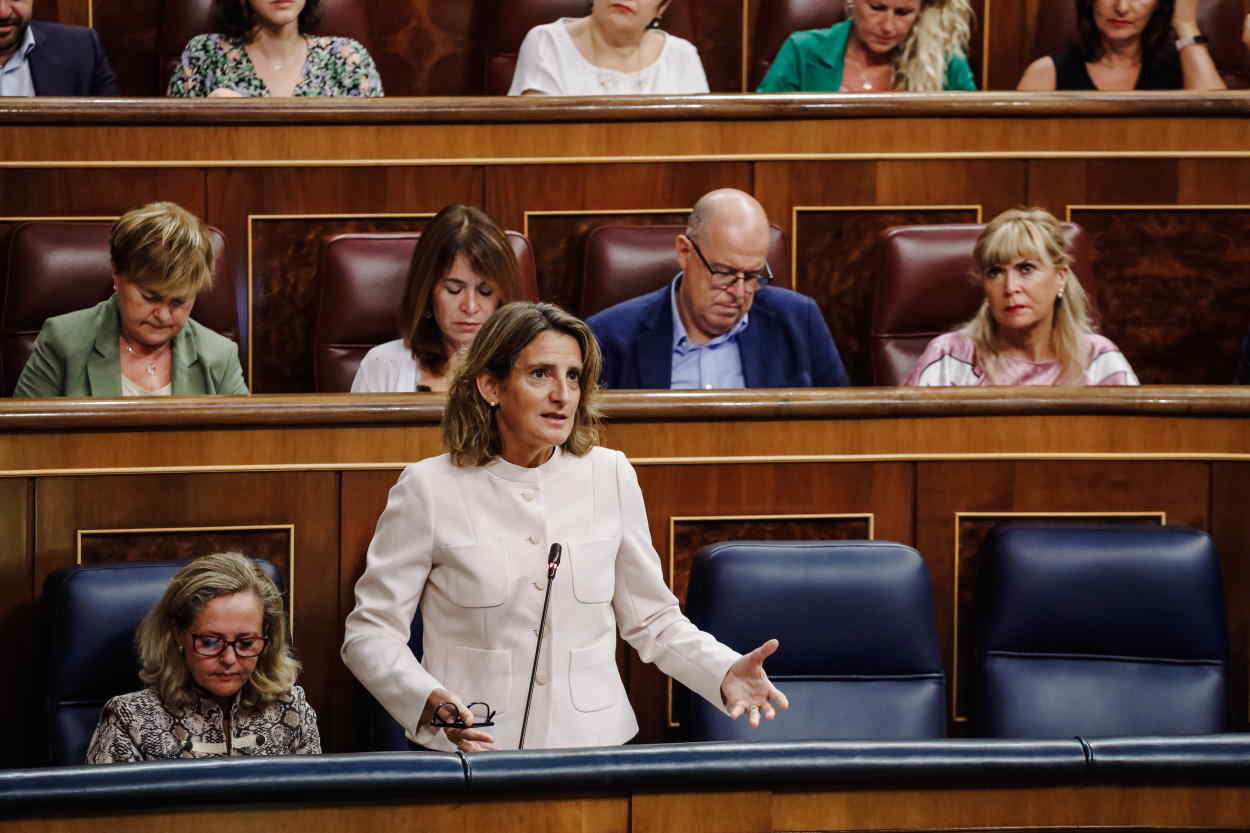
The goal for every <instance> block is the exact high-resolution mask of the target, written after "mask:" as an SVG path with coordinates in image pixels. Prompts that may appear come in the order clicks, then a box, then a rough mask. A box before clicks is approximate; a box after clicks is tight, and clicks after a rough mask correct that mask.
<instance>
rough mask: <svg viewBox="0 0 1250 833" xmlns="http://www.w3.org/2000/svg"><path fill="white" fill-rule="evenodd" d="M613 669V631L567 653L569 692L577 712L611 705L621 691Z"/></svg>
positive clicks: (616, 671)
mask: <svg viewBox="0 0 1250 833" xmlns="http://www.w3.org/2000/svg"><path fill="white" fill-rule="evenodd" d="M623 688H624V687H623V686H622V684H621V675H620V672H619V671H618V670H617V668H616V634H615V633H614V632H612V631H608V632H607V633H606V634H604V635H603V638H601V639H599V640H597V641H595V642H594V643H593V644H591V645H588V646H586V647H585V648H578V649H576V650H573V651H570V652H569V695H570V697H571V698H572V700H573V708H575V709H577V710H578V711H579V712H597V711H603V710H604V709H606V708H608V707H610V706H612V705H613V704H615V703H616V701H617V700H618V699H619V697H620V696H621V692H622V691H623Z"/></svg>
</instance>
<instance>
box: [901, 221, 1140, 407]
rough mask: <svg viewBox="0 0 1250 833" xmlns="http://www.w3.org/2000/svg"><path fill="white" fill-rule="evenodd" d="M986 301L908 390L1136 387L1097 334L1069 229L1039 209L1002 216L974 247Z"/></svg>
mask: <svg viewBox="0 0 1250 833" xmlns="http://www.w3.org/2000/svg"><path fill="white" fill-rule="evenodd" d="M973 259H974V260H975V261H976V267H977V272H978V278H977V279H978V282H979V283H980V285H981V288H982V289H983V290H984V292H985V300H984V301H983V302H982V303H981V308H980V309H979V310H978V311H977V314H976V315H975V316H974V317H973V319H972V320H971V321H969V322H968V323H967V324H965V325H963V326H962V327H960V328H959V329H957V330H953V331H952V332H949V333H946V334H944V335H940V336H938V337H937V338H935V339H933V341H931V342H929V346H928V347H926V348H925V351H924V353H923V355H921V357H920V360H919V361H918V362H916V366H915V367H914V368H912V371H911V373H910V374H908V376H907V378H906V379H905V380H904V381H903V384H904V385H935V386H936V385H1136V384H1137V377H1136V376H1135V375H1134V374H1133V369H1132V368H1131V367H1129V364H1128V361H1127V360H1125V358H1124V354H1123V353H1121V352H1120V350H1119V348H1117V347H1116V346H1115V345H1114V344H1113V343H1112V342H1111V341H1110V339H1107V338H1105V337H1103V336H1101V335H1098V334H1097V333H1095V332H1094V329H1093V326H1092V325H1091V324H1090V320H1089V310H1088V303H1087V301H1086V297H1085V290H1084V289H1083V288H1082V287H1081V282H1080V281H1079V280H1077V277H1076V275H1075V274H1074V273H1073V271H1072V255H1071V253H1070V252H1069V251H1068V246H1067V241H1066V239H1065V238H1064V234H1063V226H1062V225H1060V223H1059V221H1058V220H1056V219H1055V218H1054V216H1052V215H1051V214H1050V213H1049V212H1047V211H1044V210H1042V209H1040V208H1017V209H1012V210H1010V211H1005V212H1003V213H1002V214H999V215H998V216H997V217H995V218H994V219H993V220H991V221H990V223H989V225H987V226H986V227H985V231H984V232H982V233H981V236H980V237H979V238H978V239H977V243H976V247H975V249H974V250H973Z"/></svg>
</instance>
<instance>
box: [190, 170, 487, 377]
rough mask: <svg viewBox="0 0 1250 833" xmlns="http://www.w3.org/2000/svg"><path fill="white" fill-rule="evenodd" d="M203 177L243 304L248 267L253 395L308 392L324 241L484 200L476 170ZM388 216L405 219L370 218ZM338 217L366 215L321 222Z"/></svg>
mask: <svg viewBox="0 0 1250 833" xmlns="http://www.w3.org/2000/svg"><path fill="white" fill-rule="evenodd" d="M206 179H207V190H208V193H207V197H206V202H207V208H206V210H205V214H204V217H205V219H206V220H207V221H208V222H209V223H211V224H213V225H215V226H217V227H219V228H221V229H222V231H223V232H225V234H226V239H227V240H229V241H230V244H231V254H232V257H233V258H234V261H235V263H236V269H237V271H236V274H237V275H238V276H239V279H238V280H237V281H236V284H235V285H236V286H237V287H239V295H240V301H241V304H243V305H244V307H245V308H246V306H248V304H247V295H246V293H247V289H248V286H249V280H248V278H249V271H248V268H249V265H250V266H251V270H252V271H251V273H250V277H251V281H250V285H251V298H250V301H251V303H250V306H251V312H252V321H251V333H252V337H253V338H255V342H254V343H252V344H251V364H252V367H253V371H254V378H253V379H252V390H253V391H255V392H261V393H270V392H286V391H308V390H312V381H311V378H312V354H311V350H310V348H309V344H310V342H309V337H310V335H311V331H312V324H313V318H314V315H315V311H316V286H315V281H314V276H315V270H316V257H317V246H318V245H319V242H320V239H321V237H322V236H323V235H326V234H333V233H336V232H339V231H360V230H370V229H374V228H377V229H394V230H400V229H407V228H414V227H419V226H421V225H422V224H423V221H422V220H420V219H417V218H413V217H411V215H421V214H425V215H432V214H434V213H436V212H437V211H438V210H439V209H441V208H442V207H443V206H444V205H447V204H448V203H453V202H465V203H470V204H480V203H481V200H482V172H481V170H480V169H477V168H474V167H456V168H449V169H429V168H427V169H420V168H369V169H364V170H362V169H356V168H255V169H235V170H214V171H209V172H208V173H207V176H206ZM389 213H395V214H403V215H409V216H407V217H401V218H397V219H393V220H392V219H378V218H377V217H376V216H373V215H378V214H389ZM345 214H346V215H351V214H362V215H368V216H366V217H364V218H362V219H359V220H353V219H351V218H341V219H329V217H333V216H334V215H345ZM292 215H295V216H294V217H293V216H292ZM396 303H398V299H397V300H396ZM244 359H245V362H246V356H245V357H244Z"/></svg>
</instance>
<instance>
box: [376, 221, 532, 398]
mask: <svg viewBox="0 0 1250 833" xmlns="http://www.w3.org/2000/svg"><path fill="white" fill-rule="evenodd" d="M457 255H464V256H465V258H467V259H468V261H469V265H470V266H471V267H472V268H473V271H474V272H477V273H478V274H479V275H481V276H482V277H483V278H485V279H486V280H488V281H490V282H491V283H492V284H494V285H495V290H496V291H497V292H498V293H499V302H500V305H503V304H506V303H508V302H509V301H515V300H516V299H517V298H518V297H520V294H521V291H520V286H521V268H520V266H519V265H518V264H517V259H516V254H515V253H514V252H513V251H512V245H511V244H510V243H508V238H507V235H505V234H504V233H503V230H502V229H500V228H499V226H498V225H497V224H496V223H495V221H494V220H492V219H491V218H490V216H489V215H488V214H487V213H486V212H485V211H482V210H481V209H480V208H475V207H473V206H471V205H459V204H455V205H449V206H447V207H445V208H444V209H443V210H442V211H440V212H438V214H436V215H435V216H434V219H433V220H431V221H430V224H429V225H427V226H426V227H425V229H424V230H423V231H422V232H421V239H420V240H419V241H418V242H417V248H416V250H415V251H414V252H413V253H412V263H411V264H410V265H409V267H408V285H407V288H406V289H405V290H404V299H403V301H402V302H401V303H400V305H399V335H400V337H401V338H402V339H403V340H404V344H405V345H406V346H407V347H408V349H409V350H411V351H412V355H413V358H415V359H417V361H419V362H420V363H421V366H422V367H423V368H425V369H427V370H429V371H430V372H431V373H434V374H436V375H442V373H443V372H444V371H445V370H446V368H447V361H448V359H450V358H451V357H450V356H449V355H447V349H446V346H445V344H444V341H443V332H442V330H440V329H439V328H438V321H437V320H435V318H434V305H433V297H434V287H435V286H437V285H438V282H439V281H441V280H442V279H443V278H445V277H447V273H448V272H450V271H451V267H452V266H453V265H455V262H456V256H457Z"/></svg>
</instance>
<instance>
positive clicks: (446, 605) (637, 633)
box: [343, 448, 740, 749]
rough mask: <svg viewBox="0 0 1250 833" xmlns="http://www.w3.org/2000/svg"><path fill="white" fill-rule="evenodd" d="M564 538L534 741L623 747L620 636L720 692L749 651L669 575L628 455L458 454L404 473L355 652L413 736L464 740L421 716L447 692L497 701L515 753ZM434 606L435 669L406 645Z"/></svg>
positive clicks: (694, 682) (626, 716) (506, 741)
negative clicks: (522, 461)
mask: <svg viewBox="0 0 1250 833" xmlns="http://www.w3.org/2000/svg"><path fill="white" fill-rule="evenodd" d="M556 542H558V543H559V544H561V546H562V547H563V559H562V561H561V564H560V568H559V571H558V572H557V574H556V578H555V584H554V586H553V587H552V592H551V607H550V610H549V612H548V618H547V626H548V631H547V634H546V636H545V638H544V641H543V651H542V656H541V658H540V660H539V664H538V684H537V685H536V686H535V688H534V701H533V706H532V707H531V711H530V722H529V728H528V730H527V734H526V743H525V745H526V747H527V748H534V749H538V748H551V747H572V746H607V745H613V744H620V743H624V742H625V741H626V740H628V739H629V738H631V737H633V736H634V735H635V734H636V733H637V731H638V721H637V719H636V718H635V716H634V712H633V709H632V707H631V706H630V704H629V700H628V698H627V696H626V693H625V687H624V685H623V683H622V682H621V678H620V674H619V672H618V671H617V667H616V631H617V629H618V628H619V629H620V633H621V636H622V637H624V638H625V640H626V641H628V642H629V643H630V645H632V646H633V647H634V649H635V650H637V651H638V655H639V656H640V657H641V658H642V659H643V661H645V662H654V663H655V664H656V665H658V666H659V667H660V669H661V670H662V671H664V672H665V673H667V674H669V675H671V676H673V677H675V678H676V679H677V680H679V681H680V682H682V683H683V684H685V685H686V686H687V687H688V688H690V689H691V690H692V691H694V692H696V693H698V694H700V695H701V696H703V697H704V698H706V699H707V700H709V701H710V702H712V703H714V704H716V705H717V706H719V707H721V708H722V709H723V708H724V707H723V705H722V704H721V696H720V684H721V681H722V680H723V679H724V676H725V674H726V672H728V670H729V667H730V666H731V665H733V663H734V662H736V661H737V660H738V658H739V656H740V655H739V654H738V653H737V652H736V651H734V650H732V649H730V648H728V647H726V646H725V645H722V644H721V643H719V642H717V641H716V640H715V639H714V638H713V637H712V636H710V635H709V634H706V633H704V632H702V631H700V630H698V629H697V628H696V627H695V626H694V625H693V624H691V622H690V620H689V619H687V618H686V617H685V615H684V614H683V613H682V612H681V610H680V609H679V607H678V604H677V599H676V598H675V597H674V596H673V594H672V592H671V591H670V590H669V589H668V586H667V585H666V584H665V583H664V577H663V573H662V571H661V569H660V559H659V556H658V555H657V554H656V552H655V549H654V548H653V547H652V546H651V535H650V532H649V531H648V527H647V516H646V508H645V506H644V505H643V500H642V490H641V489H640V488H639V487H638V478H637V476H636V475H635V473H634V470H633V467H632V466H630V464H629V462H628V461H627V460H626V459H625V455H623V454H621V453H620V452H618V451H611V450H608V449H604V448H595V449H592V450H591V451H590V452H589V453H588V454H586V455H584V456H582V457H575V456H573V455H571V454H567V453H561V451H560V449H556V451H555V454H553V455H552V457H551V459H550V460H548V461H547V462H546V463H544V464H543V465H541V466H538V467H536V468H523V467H520V466H515V465H513V464H511V463H508V462H507V461H505V460H503V459H502V458H497V459H495V460H494V461H492V462H491V463H488V464H487V465H485V466H476V467H475V466H466V467H461V466H456V465H454V464H452V462H451V460H450V458H449V457H448V455H446V454H444V455H441V456H439V457H432V458H430V459H427V460H422V461H421V462H419V463H414V464H413V465H410V466H408V467H407V468H405V469H404V472H403V474H402V475H401V476H400V478H399V481H398V482H397V483H396V484H395V486H394V487H393V488H392V489H391V492H390V496H389V497H388V499H387V504H386V511H384V512H383V513H382V517H381V518H380V519H379V520H378V526H377V530H376V531H375V532H374V535H373V541H372V542H371V543H370V544H369V553H368V558H367V563H366V566H365V573H364V575H363V576H362V577H361V578H360V581H359V582H357V584H356V607H355V609H354V610H353V611H352V612H351V615H349V616H348V617H347V635H346V638H345V639H344V641H343V661H344V662H346V663H347V665H348V667H349V668H351V670H352V672H353V673H354V674H355V675H356V677H357V678H358V679H359V680H360V681H361V682H362V683H363V684H364V686H365V687H366V688H367V689H369V691H370V692H371V693H372V694H373V696H374V697H376V698H377V699H378V701H379V702H380V703H381V704H382V705H383V706H384V707H385V708H386V709H387V711H389V712H390V713H391V715H392V716H393V717H394V718H395V719H396V720H397V721H399V723H400V725H402V726H404V727H405V729H406V730H407V733H408V736H409V738H411V739H412V740H414V741H416V742H418V743H420V744H422V745H424V746H427V747H431V748H436V749H452V748H453V747H452V745H451V744H450V742H449V741H448V740H447V738H446V736H445V735H444V734H443V733H442V732H441V731H435V730H432V729H430V728H428V727H423V728H422V729H421V731H417V721H418V719H419V718H420V716H421V710H422V707H423V706H424V704H425V702H426V700H427V699H428V697H429V695H430V692H431V691H433V690H434V689H435V688H439V687H442V688H446V689H448V690H449V691H452V692H454V693H456V694H457V695H459V696H460V697H461V698H463V699H464V701H465V702H466V703H467V702H470V701H475V700H480V701H484V702H486V703H488V704H489V705H490V706H491V707H492V708H494V709H496V710H497V711H498V714H497V715H496V717H495V721H496V725H495V726H494V727H493V729H490V730H489V731H491V732H492V734H493V735H494V737H495V740H496V742H497V743H498V745H499V746H500V747H501V748H505V749H508V748H515V747H516V746H517V742H518V740H519V737H520V733H521V717H522V713H523V711H524V708H525V696H526V690H527V687H528V683H529V675H530V668H531V663H532V662H533V657H534V645H535V641H536V638H537V628H538V621H539V618H540V616H541V614H542V604H543V595H544V591H545V590H546V586H547V554H548V549H549V547H550V545H551V544H552V543H556ZM418 604H420V607H421V619H422V624H423V627H424V635H423V643H422V647H423V654H424V656H423V663H419V662H417V660H416V658H415V657H414V656H413V655H412V652H411V651H410V650H409V649H408V644H407V643H408V637H409V623H410V622H411V621H412V617H413V614H414V613H415V612H416V609H417V606H418Z"/></svg>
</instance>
